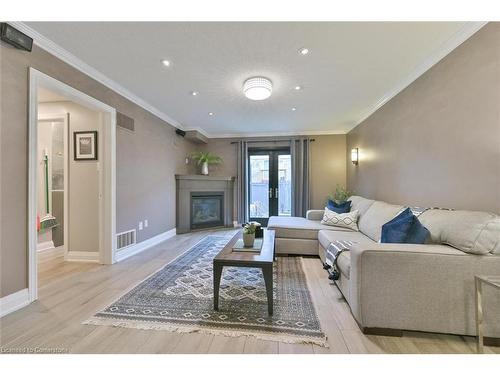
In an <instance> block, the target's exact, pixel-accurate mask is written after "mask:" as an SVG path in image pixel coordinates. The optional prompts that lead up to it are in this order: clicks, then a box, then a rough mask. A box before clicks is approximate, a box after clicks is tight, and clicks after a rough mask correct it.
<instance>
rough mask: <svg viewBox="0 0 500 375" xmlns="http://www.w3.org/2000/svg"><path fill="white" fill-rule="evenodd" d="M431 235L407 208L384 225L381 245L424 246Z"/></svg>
mask: <svg viewBox="0 0 500 375" xmlns="http://www.w3.org/2000/svg"><path fill="white" fill-rule="evenodd" d="M429 235H430V233H429V231H428V230H427V228H425V227H424V226H423V225H422V224H421V223H420V221H419V220H418V218H417V217H416V216H415V215H413V213H412V212H411V210H410V209H409V208H407V209H406V210H404V211H403V212H401V213H400V214H399V215H398V216H396V217H395V218H394V219H392V220H390V221H388V222H387V223H385V224H384V225H382V235H381V238H380V242H381V243H412V244H423V243H425V241H426V240H427V237H428V236H429Z"/></svg>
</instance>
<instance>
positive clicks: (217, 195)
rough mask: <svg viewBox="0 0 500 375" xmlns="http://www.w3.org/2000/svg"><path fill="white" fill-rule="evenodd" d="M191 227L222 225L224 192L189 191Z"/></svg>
mask: <svg viewBox="0 0 500 375" xmlns="http://www.w3.org/2000/svg"><path fill="white" fill-rule="evenodd" d="M190 217H191V220H190V222H191V229H202V228H211V227H220V226H224V192H206V191H204V192H192V193H191V214H190Z"/></svg>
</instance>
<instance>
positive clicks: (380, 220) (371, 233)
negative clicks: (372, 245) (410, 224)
mask: <svg viewBox="0 0 500 375" xmlns="http://www.w3.org/2000/svg"><path fill="white" fill-rule="evenodd" d="M403 208H404V207H403V206H400V205H395V204H389V203H385V202H381V201H375V202H373V204H372V205H371V206H370V208H369V209H368V210H367V211H366V212H365V214H364V215H363V216H360V217H359V222H358V227H359V230H360V231H361V232H363V233H364V234H366V235H367V236H368V237H370V238H371V239H372V240H374V241H377V242H378V241H379V240H380V235H381V232H382V225H384V224H385V223H387V222H388V221H389V220H391V219H393V218H394V217H395V216H396V215H397V214H398V213H399V212H400V211H401V210H402V209H403Z"/></svg>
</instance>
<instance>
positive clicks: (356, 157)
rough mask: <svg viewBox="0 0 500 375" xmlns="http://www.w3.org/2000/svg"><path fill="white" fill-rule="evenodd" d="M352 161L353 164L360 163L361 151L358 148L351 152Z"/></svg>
mask: <svg viewBox="0 0 500 375" xmlns="http://www.w3.org/2000/svg"><path fill="white" fill-rule="evenodd" d="M351 161H352V164H354V165H358V162H359V149H358V148H357V147H356V148H353V149H352V150H351Z"/></svg>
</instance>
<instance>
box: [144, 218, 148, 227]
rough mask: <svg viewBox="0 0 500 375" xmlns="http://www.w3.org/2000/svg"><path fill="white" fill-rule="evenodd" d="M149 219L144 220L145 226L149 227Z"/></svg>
mask: <svg viewBox="0 0 500 375" xmlns="http://www.w3.org/2000/svg"><path fill="white" fill-rule="evenodd" d="M148 225H149V224H148V219H146V220H144V228H147V227H148Z"/></svg>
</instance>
